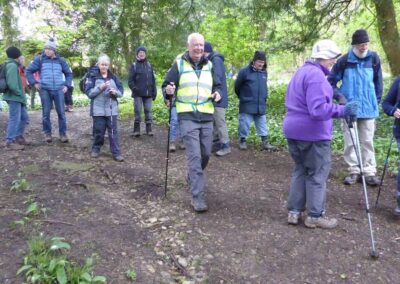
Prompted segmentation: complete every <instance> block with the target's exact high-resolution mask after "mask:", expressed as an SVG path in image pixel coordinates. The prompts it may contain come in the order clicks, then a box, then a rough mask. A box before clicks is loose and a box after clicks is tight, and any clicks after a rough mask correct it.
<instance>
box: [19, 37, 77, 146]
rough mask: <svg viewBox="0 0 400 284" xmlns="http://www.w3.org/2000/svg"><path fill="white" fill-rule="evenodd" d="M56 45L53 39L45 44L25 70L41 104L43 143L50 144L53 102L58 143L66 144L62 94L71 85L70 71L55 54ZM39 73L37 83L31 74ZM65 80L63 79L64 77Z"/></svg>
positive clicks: (65, 122)
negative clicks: (56, 121)
mask: <svg viewBox="0 0 400 284" xmlns="http://www.w3.org/2000/svg"><path fill="white" fill-rule="evenodd" d="M56 49H57V45H56V43H55V42H54V40H53V39H50V40H49V41H47V42H46V44H45V46H44V52H43V53H42V54H40V55H39V56H37V57H36V58H35V59H34V60H33V61H32V63H31V64H30V65H29V66H28V68H27V69H26V77H27V79H28V81H29V85H31V86H34V87H35V88H36V89H37V90H39V95H40V100H41V103H42V116H43V118H42V123H43V132H44V135H45V141H46V142H48V143H50V142H51V141H52V137H51V131H52V129H51V121H50V112H51V108H52V105H53V102H54V106H55V108H56V112H57V115H58V131H59V134H60V141H61V142H63V143H66V142H68V136H67V120H66V118H65V108H64V94H65V93H66V92H67V90H68V88H71V84H72V71H71V68H69V66H68V63H67V62H66V61H65V60H64V58H62V57H60V56H59V55H58V54H57V53H56ZM36 71H39V72H40V78H39V81H38V80H35V78H34V77H33V73H35V72H36ZM63 75H64V76H65V79H64V76H63Z"/></svg>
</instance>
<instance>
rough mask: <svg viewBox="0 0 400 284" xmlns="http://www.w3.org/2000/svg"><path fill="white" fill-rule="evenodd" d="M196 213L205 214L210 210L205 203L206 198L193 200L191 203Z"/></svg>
mask: <svg viewBox="0 0 400 284" xmlns="http://www.w3.org/2000/svg"><path fill="white" fill-rule="evenodd" d="M191 204H192V206H193V209H194V211H196V212H197V213H201V212H205V211H207V210H208V207H207V204H206V202H205V201H204V198H200V197H198V198H192V202H191Z"/></svg>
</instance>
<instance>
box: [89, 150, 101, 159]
mask: <svg viewBox="0 0 400 284" xmlns="http://www.w3.org/2000/svg"><path fill="white" fill-rule="evenodd" d="M99 156H100V153H99V152H95V151H92V152H91V153H90V157H91V158H93V159H97V158H98V157H99Z"/></svg>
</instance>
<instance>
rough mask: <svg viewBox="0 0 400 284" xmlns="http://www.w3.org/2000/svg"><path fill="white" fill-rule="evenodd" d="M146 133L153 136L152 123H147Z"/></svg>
mask: <svg viewBox="0 0 400 284" xmlns="http://www.w3.org/2000/svg"><path fill="white" fill-rule="evenodd" d="M146 134H147V135H149V136H153V135H154V134H153V131H152V130H151V123H147V124H146Z"/></svg>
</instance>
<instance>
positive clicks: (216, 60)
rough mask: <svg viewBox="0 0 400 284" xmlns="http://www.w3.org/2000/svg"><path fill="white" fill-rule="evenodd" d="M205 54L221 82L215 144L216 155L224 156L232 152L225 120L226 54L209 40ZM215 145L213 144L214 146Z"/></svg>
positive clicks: (226, 94)
mask: <svg viewBox="0 0 400 284" xmlns="http://www.w3.org/2000/svg"><path fill="white" fill-rule="evenodd" d="M204 56H205V57H206V58H207V59H208V60H210V61H211V62H212V64H213V69H214V73H215V75H216V76H217V77H218V79H219V81H220V82H221V93H220V95H221V100H220V101H218V102H214V130H213V132H214V133H213V136H214V145H215V146H216V147H213V148H215V151H216V152H215V155H217V156H219V157H222V156H225V155H228V154H229V153H230V152H231V146H230V142H229V135H228V128H227V127H226V121H225V109H226V108H227V107H228V88H227V86H226V70H225V65H224V56H223V55H222V54H220V53H218V52H214V50H213V46H212V45H211V44H210V43H209V42H207V41H206V42H205V43H204ZM214 145H213V146H214Z"/></svg>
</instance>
